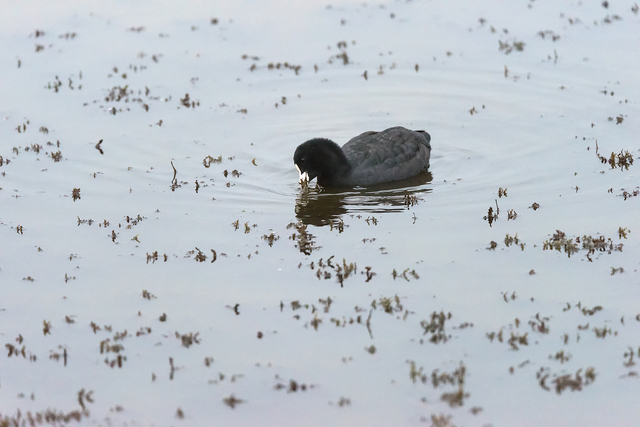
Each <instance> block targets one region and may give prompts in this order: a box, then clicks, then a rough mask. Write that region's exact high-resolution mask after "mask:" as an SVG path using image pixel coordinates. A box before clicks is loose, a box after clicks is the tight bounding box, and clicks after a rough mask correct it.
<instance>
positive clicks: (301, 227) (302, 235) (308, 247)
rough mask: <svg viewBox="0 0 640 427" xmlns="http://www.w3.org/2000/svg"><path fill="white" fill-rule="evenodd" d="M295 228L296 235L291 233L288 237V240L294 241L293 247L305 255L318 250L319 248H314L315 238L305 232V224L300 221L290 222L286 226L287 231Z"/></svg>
mask: <svg viewBox="0 0 640 427" xmlns="http://www.w3.org/2000/svg"><path fill="white" fill-rule="evenodd" d="M290 228H295V229H296V233H293V234H292V235H291V236H289V240H294V241H296V242H297V243H296V245H295V247H296V248H298V249H299V250H300V252H302V253H303V254H305V255H311V252H313V251H314V250H316V249H319V248H320V247H319V246H315V243H316V242H315V240H314V238H315V236H314V235H313V234H311V233H309V232H307V224H305V223H303V222H302V221H298V222H291V223H289V224H288V225H287V229H290Z"/></svg>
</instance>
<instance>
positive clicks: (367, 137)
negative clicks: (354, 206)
mask: <svg viewBox="0 0 640 427" xmlns="http://www.w3.org/2000/svg"><path fill="white" fill-rule="evenodd" d="M430 156H431V136H430V135H429V134H428V133H427V132H425V131H423V130H409V129H405V128H403V127H401V126H396V127H392V128H389V129H387V130H383V131H382V132H372V131H369V132H365V133H363V134H361V135H358V136H356V137H355V138H353V139H351V140H350V141H349V142H347V143H346V144H344V145H343V146H342V148H340V146H338V144H336V143H335V142H333V141H331V140H329V139H325V138H314V139H311V140H309V141H307V142H305V143H302V144H300V145H299V146H298V148H296V152H295V153H294V155H293V162H294V164H295V166H296V169H298V172H299V173H300V181H301V182H303V181H310V180H312V179H313V178H318V184H319V185H321V186H323V187H340V186H350V187H353V186H356V185H359V186H364V185H371V184H378V183H381V182H390V181H398V180H400V179H406V178H411V177H412V176H415V175H417V174H418V173H420V172H421V171H423V170H425V169H427V168H428V167H429V157H430Z"/></svg>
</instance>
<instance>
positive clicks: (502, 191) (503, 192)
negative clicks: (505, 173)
mask: <svg viewBox="0 0 640 427" xmlns="http://www.w3.org/2000/svg"><path fill="white" fill-rule="evenodd" d="M503 196H504V197H507V189H506V188H502V187H500V188H498V198H502V197H503Z"/></svg>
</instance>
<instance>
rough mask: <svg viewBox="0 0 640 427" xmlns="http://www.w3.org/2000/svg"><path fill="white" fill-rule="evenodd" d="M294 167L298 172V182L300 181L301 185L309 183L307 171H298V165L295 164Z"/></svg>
mask: <svg viewBox="0 0 640 427" xmlns="http://www.w3.org/2000/svg"><path fill="white" fill-rule="evenodd" d="M295 167H296V169H297V170H298V174H299V175H300V179H299V181H298V182H300V184H302V185H306V184H308V183H309V174H308V173H307V172H300V168H299V167H298V165H295Z"/></svg>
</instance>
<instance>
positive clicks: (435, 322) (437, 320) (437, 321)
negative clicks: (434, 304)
mask: <svg viewBox="0 0 640 427" xmlns="http://www.w3.org/2000/svg"><path fill="white" fill-rule="evenodd" d="M450 319H451V312H449V313H446V314H445V313H444V312H443V311H441V312H440V313H438V312H436V311H434V312H433V313H431V319H430V320H429V321H427V320H422V321H421V322H420V326H421V327H422V329H424V332H423V333H422V335H427V334H431V336H430V337H429V342H430V343H433V344H440V343H446V342H447V341H449V339H450V338H451V335H448V334H447V333H446V332H445V330H444V326H445V323H446V321H447V320H450ZM421 342H422V340H421Z"/></svg>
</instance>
